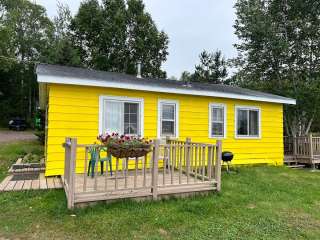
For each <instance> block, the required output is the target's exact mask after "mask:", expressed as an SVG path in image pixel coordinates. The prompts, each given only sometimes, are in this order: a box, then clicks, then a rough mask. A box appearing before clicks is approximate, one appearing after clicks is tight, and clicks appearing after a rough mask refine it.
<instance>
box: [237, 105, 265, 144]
mask: <svg viewBox="0 0 320 240" xmlns="http://www.w3.org/2000/svg"><path fill="white" fill-rule="evenodd" d="M238 110H254V111H258V118H259V119H258V124H259V128H258V136H252V135H251V136H250V135H249V124H250V123H249V119H248V135H246V136H245V135H238V114H237V113H238ZM234 114H235V118H234V119H235V124H234V126H235V138H237V139H261V108H260V107H255V106H235V111H234Z"/></svg>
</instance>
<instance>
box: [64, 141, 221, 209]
mask: <svg viewBox="0 0 320 240" xmlns="http://www.w3.org/2000/svg"><path fill="white" fill-rule="evenodd" d="M63 146H64V147H65V168H64V169H65V173H64V176H63V180H64V187H65V191H66V196H67V199H68V207H69V208H73V207H74V205H75V204H77V203H84V202H92V201H100V200H112V199H119V198H139V197H150V198H152V199H157V198H158V197H161V196H164V195H172V194H182V193H191V192H199V191H210V190H216V191H220V189H221V149H222V145H221V141H217V143H216V144H204V143H195V142H191V139H187V140H186V141H176V140H167V141H166V143H164V144H161V143H160V140H159V139H155V140H154V141H153V144H152V151H151V152H150V153H149V154H147V155H146V156H144V157H141V158H123V159H119V158H113V159H112V167H113V169H112V170H113V171H112V176H111V171H110V170H111V169H110V167H108V164H104V165H105V166H104V167H103V170H104V172H105V173H104V174H103V175H101V174H100V173H99V171H98V170H99V169H101V166H100V164H96V166H95V168H96V169H95V175H94V177H93V178H91V177H90V176H88V175H87V172H88V163H89V160H90V151H89V149H90V147H93V146H94V145H83V144H77V139H75V138H66V142H65V143H64V144H63ZM95 147H98V148H99V146H95ZM77 153H78V156H77ZM82 154H84V157H83V156H80V155H82ZM98 162H99V161H98ZM76 164H79V166H78V167H77V166H76Z"/></svg>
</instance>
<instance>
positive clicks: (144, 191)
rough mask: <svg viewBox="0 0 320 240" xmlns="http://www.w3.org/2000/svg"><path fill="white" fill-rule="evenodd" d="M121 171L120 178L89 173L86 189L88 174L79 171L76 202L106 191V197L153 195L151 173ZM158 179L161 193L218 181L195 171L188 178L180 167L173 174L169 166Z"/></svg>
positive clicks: (197, 188)
mask: <svg viewBox="0 0 320 240" xmlns="http://www.w3.org/2000/svg"><path fill="white" fill-rule="evenodd" d="M119 175H120V176H118V177H117V180H116V178H115V176H112V177H111V176H108V177H107V179H106V176H105V175H99V176H97V177H96V178H91V177H88V178H87V180H86V181H87V183H86V188H85V189H84V181H85V180H84V178H85V176H84V175H83V174H76V177H75V202H77V203H81V202H89V200H90V196H95V197H94V198H93V199H94V200H97V199H96V197H98V196H99V195H100V196H101V195H104V197H105V196H106V195H108V197H107V198H104V200H113V199H119V198H123V197H124V196H126V197H128V196H129V197H130V194H132V197H152V192H151V191H150V188H151V187H152V186H151V183H152V174H151V173H146V175H145V178H144V175H142V174H138V175H137V177H136V180H135V175H134V171H129V172H128V173H127V177H125V175H124V174H119ZM165 175H166V176H165ZM169 176H170V177H169ZM171 176H172V177H171ZM199 176H200V175H199ZM157 179H158V184H157V185H158V196H161V195H166V194H170V193H181V194H182V193H189V192H198V191H210V190H211V191H212V190H215V189H216V181H210V182H206V183H204V182H203V181H202V178H201V177H195V174H192V175H191V176H190V177H189V179H188V177H187V175H186V174H185V173H182V174H181V175H180V173H179V171H174V173H173V175H171V172H169V171H168V169H167V170H166V173H165V174H164V173H163V171H162V172H159V173H158V178H157ZM144 183H145V184H144ZM116 185H117V186H116ZM97 194H98V195H97Z"/></svg>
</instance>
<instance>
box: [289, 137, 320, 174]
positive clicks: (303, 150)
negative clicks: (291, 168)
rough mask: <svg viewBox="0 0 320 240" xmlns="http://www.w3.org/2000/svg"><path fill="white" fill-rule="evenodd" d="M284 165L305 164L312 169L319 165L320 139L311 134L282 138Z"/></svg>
mask: <svg viewBox="0 0 320 240" xmlns="http://www.w3.org/2000/svg"><path fill="white" fill-rule="evenodd" d="M283 142H284V163H285V164H287V165H291V164H306V165H311V166H312V167H313V168H315V167H316V165H319V164H320V137H315V136H313V135H312V134H309V136H301V137H284V141H283Z"/></svg>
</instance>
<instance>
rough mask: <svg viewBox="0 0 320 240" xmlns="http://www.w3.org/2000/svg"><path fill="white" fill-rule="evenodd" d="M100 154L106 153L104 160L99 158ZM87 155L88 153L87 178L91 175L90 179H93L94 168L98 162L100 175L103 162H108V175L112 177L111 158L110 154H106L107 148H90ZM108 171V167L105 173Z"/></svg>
mask: <svg viewBox="0 0 320 240" xmlns="http://www.w3.org/2000/svg"><path fill="white" fill-rule="evenodd" d="M101 152H105V153H106V157H105V158H101V157H100V154H101ZM89 153H90V161H89V167H88V176H89V175H90V173H91V177H92V178H93V177H94V174H95V172H94V171H95V167H96V164H97V162H98V161H100V171H101V175H103V172H104V171H103V167H104V162H109V167H110V174H111V176H112V156H111V154H108V152H107V148H101V147H96V146H94V147H90V148H89ZM107 171H108V167H107V169H106V172H107Z"/></svg>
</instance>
